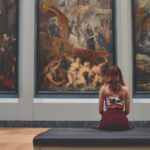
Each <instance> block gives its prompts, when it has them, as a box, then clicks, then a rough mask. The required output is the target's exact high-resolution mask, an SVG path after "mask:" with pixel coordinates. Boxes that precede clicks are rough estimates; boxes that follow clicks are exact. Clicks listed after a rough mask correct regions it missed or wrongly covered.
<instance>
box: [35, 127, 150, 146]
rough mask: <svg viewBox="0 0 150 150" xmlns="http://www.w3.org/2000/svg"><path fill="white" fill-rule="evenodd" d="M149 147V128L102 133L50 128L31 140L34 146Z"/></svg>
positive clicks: (80, 129) (83, 129) (78, 129)
mask: <svg viewBox="0 0 150 150" xmlns="http://www.w3.org/2000/svg"><path fill="white" fill-rule="evenodd" d="M108 144H109V146H110V145H112V146H118V145H120V146H123V145H126V146H127V145H128V146H138V145H140V146H141V145H143V146H150V128H133V129H130V130H127V131H102V130H96V129H92V128H52V129H49V130H48V131H46V132H43V133H41V134H39V135H37V136H35V137H34V139H33V145H34V146H75V147H77V146H80V147H81V146H82V147H88V146H94V147H99V146H107V145H108Z"/></svg>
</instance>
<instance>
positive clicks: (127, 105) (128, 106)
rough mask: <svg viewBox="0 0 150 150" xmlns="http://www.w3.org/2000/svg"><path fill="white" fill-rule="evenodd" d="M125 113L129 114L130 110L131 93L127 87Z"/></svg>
mask: <svg viewBox="0 0 150 150" xmlns="http://www.w3.org/2000/svg"><path fill="white" fill-rule="evenodd" d="M124 90H125V99H124V100H125V114H126V115H128V114H129V112H130V95H129V91H128V88H127V87H126V88H125V89H124Z"/></svg>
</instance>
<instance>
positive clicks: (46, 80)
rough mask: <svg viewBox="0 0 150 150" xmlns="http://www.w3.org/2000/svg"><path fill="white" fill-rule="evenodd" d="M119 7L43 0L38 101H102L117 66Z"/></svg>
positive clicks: (108, 1) (91, 0)
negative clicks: (104, 86)
mask: <svg viewBox="0 0 150 150" xmlns="http://www.w3.org/2000/svg"><path fill="white" fill-rule="evenodd" d="M114 6H115V1H114V0H37V6H36V7H37V12H36V13H37V16H36V18H37V32H36V33H37V35H36V37H37V39H36V71H35V72H36V75H35V76H36V80H35V85H36V86H35V88H36V90H35V91H36V96H37V97H40V96H41V97H46V96H48V97H57V98H58V97H60V98H64V97H72V98H73V97H94V96H95V95H96V96H97V95H98V91H99V88H100V87H101V85H102V83H103V79H104V76H105V74H106V72H107V69H108V67H109V66H110V65H112V64H115V26H114V25H115V7H114Z"/></svg>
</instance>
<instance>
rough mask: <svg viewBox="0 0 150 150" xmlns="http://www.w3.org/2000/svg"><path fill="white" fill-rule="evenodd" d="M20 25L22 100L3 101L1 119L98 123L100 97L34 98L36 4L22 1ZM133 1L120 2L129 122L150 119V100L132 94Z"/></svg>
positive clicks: (121, 58)
mask: <svg viewBox="0 0 150 150" xmlns="http://www.w3.org/2000/svg"><path fill="white" fill-rule="evenodd" d="M20 1H21V2H20V16H19V17H20V24H19V27H20V28H19V31H20V34H19V91H20V95H19V98H13V99H12V98H9V99H8V98H7V99H6V98H5V99H4V98H1V99H0V120H19V121H22V120H29V121H32V120H47V121H81V120H82V121H96V120H99V119H100V116H99V114H98V98H92V99H77V98H68V99H55V98H51V99H45V98H41V99H40V98H36V99H35V98H34V82H35V79H34V73H35V60H34V56H35V40H36V37H35V31H36V30H35V27H36V24H35V21H36V19H35V1H34V0H20ZM131 24H132V20H131V2H130V0H116V35H117V37H116V38H117V40H116V41H117V43H116V44H117V57H116V58H117V64H118V65H119V66H120V68H121V70H122V72H123V76H124V80H125V82H126V84H127V86H128V87H129V90H130V97H131V112H130V114H129V116H128V117H129V120H132V121H133V120H135V121H142V120H145V121H147V120H150V117H149V115H148V114H149V110H150V103H149V102H150V101H149V99H145V98H144V97H143V98H139V99H138V98H134V97H133V95H132V86H133V85H132V83H133V82H132V80H133V78H132V73H133V71H132V70H133V68H132V63H133V56H132V50H133V48H132V28H131Z"/></svg>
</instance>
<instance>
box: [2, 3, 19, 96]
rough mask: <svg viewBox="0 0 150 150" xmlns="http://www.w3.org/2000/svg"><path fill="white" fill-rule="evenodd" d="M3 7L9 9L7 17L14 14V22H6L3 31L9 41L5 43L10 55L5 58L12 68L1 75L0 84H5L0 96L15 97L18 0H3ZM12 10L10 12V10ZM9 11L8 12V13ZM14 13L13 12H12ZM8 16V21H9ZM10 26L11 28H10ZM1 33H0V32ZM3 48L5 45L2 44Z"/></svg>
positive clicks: (17, 76) (16, 93) (17, 77)
mask: <svg viewBox="0 0 150 150" xmlns="http://www.w3.org/2000/svg"><path fill="white" fill-rule="evenodd" d="M4 5H5V7H6V6H7V7H8V8H7V7H6V8H7V9H9V10H7V11H8V12H7V13H8V14H7V17H10V18H11V15H14V18H13V19H14V20H15V22H14V24H13V23H12V26H10V24H11V23H10V22H8V24H6V26H7V28H8V29H7V31H5V33H6V34H5V33H3V35H4V34H5V35H6V37H7V36H8V39H9V41H7V38H6V41H5V42H9V44H8V45H7V46H8V47H9V46H10V47H9V48H7V49H6V50H7V51H10V52H9V54H7V55H10V57H9V58H7V59H8V60H9V59H10V60H9V61H10V63H12V66H11V69H12V70H13V71H12V70H9V71H8V72H9V73H8V74H9V75H8V76H6V77H5V78H3V75H2V76H1V78H2V80H1V85H2V84H3V85H5V86H4V89H2V90H1V89H0V97H1V98H17V97H19V71H18V68H19V66H18V59H19V58H18V56H19V17H20V15H19V12H20V1H19V0H14V1H11V2H10V1H9V3H8V2H6V1H5V4H4ZM11 10H12V11H13V12H10V11H11ZM9 12H10V14H9ZM13 13H14V14H13ZM10 18H8V21H10V20H9V19H10ZM10 28H12V29H10ZM1 35H2V33H1ZM2 44H3V41H1V45H2ZM4 48H5V46H4ZM12 72H13V73H12ZM6 85H7V86H6ZM2 88H3V87H2Z"/></svg>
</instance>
